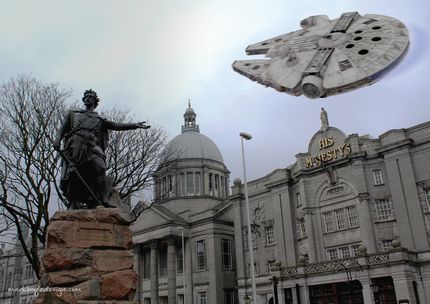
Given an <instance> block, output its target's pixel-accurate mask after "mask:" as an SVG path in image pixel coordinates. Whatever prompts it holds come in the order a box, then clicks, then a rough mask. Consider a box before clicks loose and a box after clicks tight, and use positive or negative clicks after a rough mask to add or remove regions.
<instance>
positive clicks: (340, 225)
mask: <svg viewBox="0 0 430 304" xmlns="http://www.w3.org/2000/svg"><path fill="white" fill-rule="evenodd" d="M334 214H335V217H336V228H337V229H338V230H342V229H345V228H347V226H346V220H345V210H344V209H337V210H335V211H334Z"/></svg>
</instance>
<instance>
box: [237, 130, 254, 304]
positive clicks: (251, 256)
mask: <svg viewBox="0 0 430 304" xmlns="http://www.w3.org/2000/svg"><path fill="white" fill-rule="evenodd" d="M239 135H240V138H241V144H242V164H243V184H244V186H245V205H246V217H247V220H248V249H249V260H250V264H251V265H250V271H249V272H250V274H251V288H252V301H253V303H256V301H257V290H256V286H255V272H254V271H255V269H254V252H253V250H254V249H253V247H252V230H251V218H250V212H249V199H248V184H247V181H246V166H245V150H244V148H243V140H244V139H245V140H250V139H251V138H252V135H251V134H249V133H245V132H240V134H239Z"/></svg>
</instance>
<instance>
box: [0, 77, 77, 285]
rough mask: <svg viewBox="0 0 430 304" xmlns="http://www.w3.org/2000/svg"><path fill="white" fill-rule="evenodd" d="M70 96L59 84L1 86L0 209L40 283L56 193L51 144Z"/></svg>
mask: <svg viewBox="0 0 430 304" xmlns="http://www.w3.org/2000/svg"><path fill="white" fill-rule="evenodd" d="M70 95H71V92H70V90H65V89H61V88H59V86H58V84H43V83H41V82H39V81H37V80H36V79H35V78H32V77H30V76H26V75H23V76H18V77H17V78H14V79H11V80H10V81H8V82H6V83H3V84H2V85H1V86H0V107H1V109H2V111H1V112H0V121H1V129H0V187H1V189H0V203H1V207H2V208H3V210H4V215H5V218H6V219H7V221H9V222H11V223H13V225H14V227H15V228H16V231H17V238H18V240H19V242H20V244H21V247H22V250H23V251H24V254H25V255H26V257H27V259H28V260H29V262H30V263H31V265H32V266H33V268H34V270H35V272H36V274H37V276H38V277H39V269H40V262H39V256H38V249H39V247H40V245H41V244H42V245H43V244H44V243H45V237H46V229H47V224H48V222H49V210H48V206H49V202H50V201H51V200H52V197H53V194H55V193H57V192H58V185H57V183H56V176H57V175H58V172H59V170H58V166H57V157H58V156H57V155H56V153H54V150H53V149H52V144H51V142H50V139H51V138H53V136H54V133H55V131H56V130H55V127H54V126H56V125H57V124H58V122H59V119H60V118H61V117H62V116H63V113H64V109H65V101H66V99H67V98H69V96H70ZM23 227H28V229H23ZM27 230H28V231H29V235H26V231H27Z"/></svg>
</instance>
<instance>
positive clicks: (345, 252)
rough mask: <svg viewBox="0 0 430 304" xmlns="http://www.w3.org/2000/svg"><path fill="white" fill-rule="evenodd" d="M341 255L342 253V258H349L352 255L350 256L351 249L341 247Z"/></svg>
mask: <svg viewBox="0 0 430 304" xmlns="http://www.w3.org/2000/svg"><path fill="white" fill-rule="evenodd" d="M339 253H340V258H342V259H345V258H349V257H350V254H349V247H348V246H346V247H340V248H339Z"/></svg>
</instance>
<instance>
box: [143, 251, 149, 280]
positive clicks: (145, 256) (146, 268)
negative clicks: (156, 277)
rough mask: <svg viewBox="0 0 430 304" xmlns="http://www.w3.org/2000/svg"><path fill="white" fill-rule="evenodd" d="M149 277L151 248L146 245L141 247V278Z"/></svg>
mask: <svg viewBox="0 0 430 304" xmlns="http://www.w3.org/2000/svg"><path fill="white" fill-rule="evenodd" d="M150 277H151V249H150V248H148V247H146V248H144V249H143V278H144V279H149V278H150Z"/></svg>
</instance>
